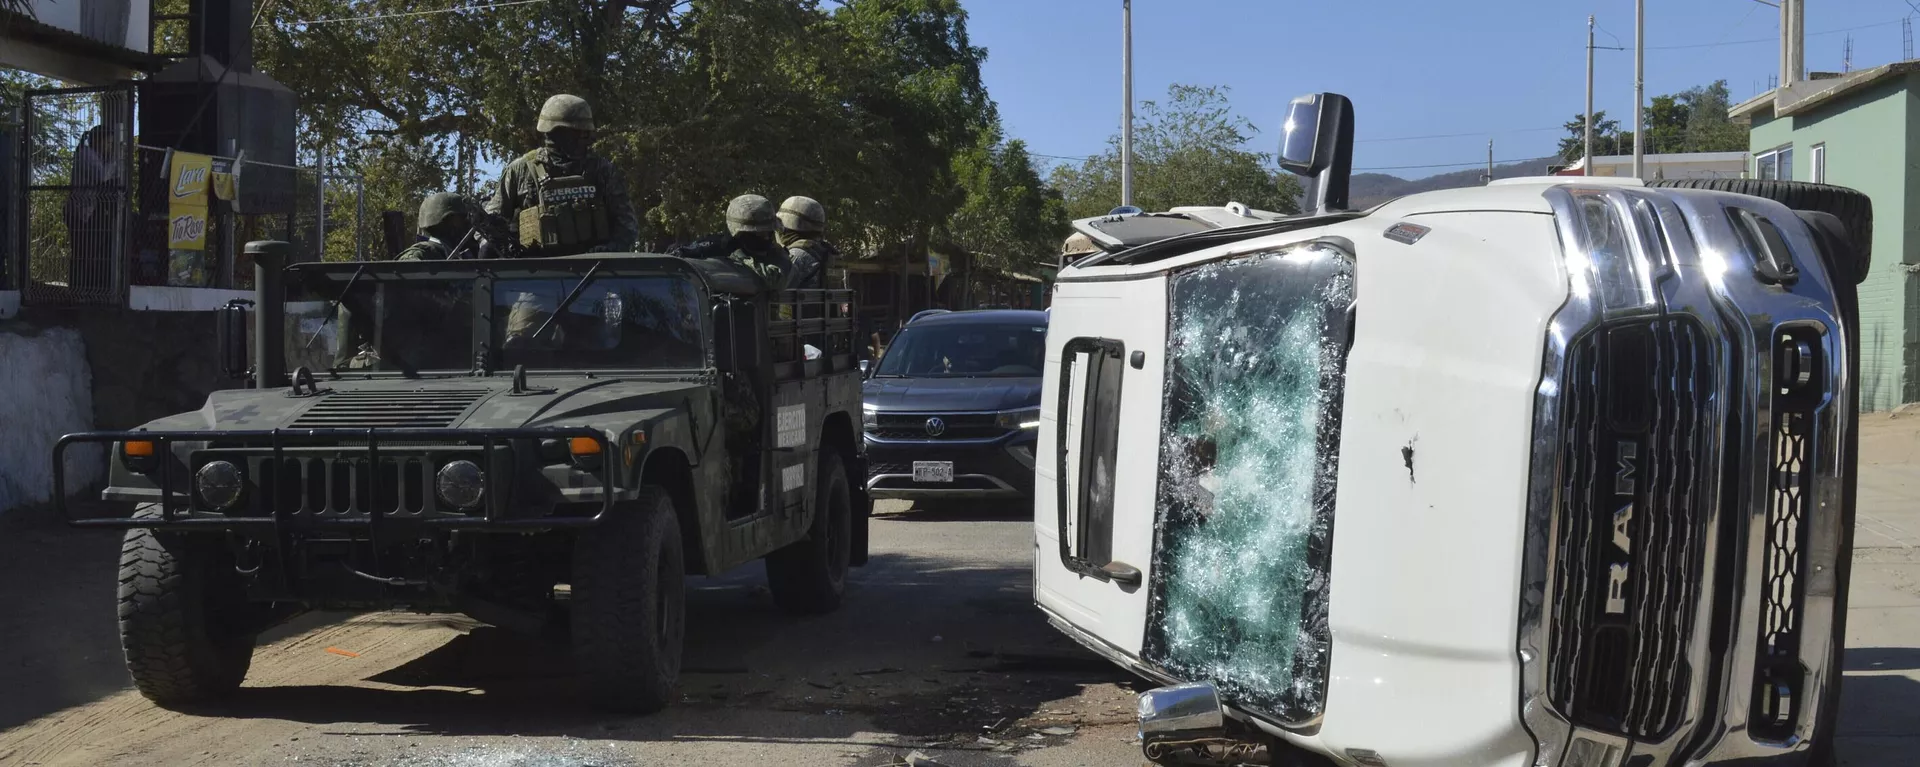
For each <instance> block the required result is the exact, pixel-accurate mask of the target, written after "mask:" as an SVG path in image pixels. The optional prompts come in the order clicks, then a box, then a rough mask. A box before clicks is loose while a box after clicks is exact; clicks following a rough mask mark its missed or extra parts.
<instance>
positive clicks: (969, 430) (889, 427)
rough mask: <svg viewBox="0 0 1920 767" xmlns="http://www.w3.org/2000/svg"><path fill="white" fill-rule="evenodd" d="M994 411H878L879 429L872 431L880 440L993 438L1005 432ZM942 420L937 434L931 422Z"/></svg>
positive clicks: (876, 417) (1006, 430)
mask: <svg viewBox="0 0 1920 767" xmlns="http://www.w3.org/2000/svg"><path fill="white" fill-rule="evenodd" d="M998 417H999V416H998V415H997V414H995V413H879V414H877V415H876V416H875V419H876V420H877V421H878V423H877V428H875V429H874V430H873V431H872V432H870V433H871V434H873V436H875V437H878V438H880V439H993V438H995V437H999V436H1002V435H1005V434H1006V433H1007V432H1008V431H1010V430H1009V429H1004V428H1001V427H1000V426H998V425H997V424H996V423H995V420H996V419H997V418H998ZM935 418H938V419H940V424H941V427H942V430H941V431H940V433H939V434H934V433H933V431H934V430H933V429H931V428H929V425H928V422H929V421H931V420H932V419H935Z"/></svg>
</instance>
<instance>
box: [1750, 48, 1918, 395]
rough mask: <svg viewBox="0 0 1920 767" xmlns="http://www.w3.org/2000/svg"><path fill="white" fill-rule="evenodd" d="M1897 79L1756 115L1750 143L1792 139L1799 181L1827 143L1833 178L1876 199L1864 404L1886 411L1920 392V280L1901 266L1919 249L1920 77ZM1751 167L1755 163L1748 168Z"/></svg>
mask: <svg viewBox="0 0 1920 767" xmlns="http://www.w3.org/2000/svg"><path fill="white" fill-rule="evenodd" d="M1913 77H1914V76H1912V75H1908V76H1907V77H1906V78H1891V79H1888V80H1885V81H1882V82H1880V83H1877V84H1875V85H1873V86H1870V87H1867V88H1864V89H1862V90H1860V91H1858V92H1855V93H1852V94H1848V95H1847V96H1845V97H1842V98H1840V99H1836V100H1834V101H1833V102H1830V103H1827V104H1822V105H1820V106H1819V107H1818V108H1817V109H1815V110H1813V111H1812V112H1803V113H1801V114H1797V115H1793V116H1790V117H1786V118H1782V119H1771V118H1765V119H1763V118H1759V117H1756V118H1755V119H1754V121H1753V132H1752V134H1751V135H1750V138H1749V145H1750V146H1751V147H1752V151H1753V152H1754V154H1755V155H1756V156H1758V155H1759V153H1761V152H1766V151H1769V150H1772V149H1775V148H1777V147H1780V146H1783V145H1787V144H1792V146H1793V178H1794V179H1795V180H1797V181H1811V180H1813V151H1812V150H1813V147H1814V146H1815V145H1817V144H1825V145H1826V162H1827V176H1826V182H1827V183H1829V184H1838V185H1840V186H1846V187H1852V188H1854V189H1858V190H1860V191H1862V192H1865V193H1866V194H1867V196H1869V197H1871V198H1873V218H1874V221H1873V268H1872V270H1871V271H1870V272H1869V273H1868V276H1867V280H1866V282H1865V283H1862V284H1861V286H1860V324H1861V329H1860V364H1861V376H1860V387H1861V388H1860V406H1861V408H1862V409H1864V410H1889V409H1892V408H1893V407H1894V406H1896V405H1899V404H1900V403H1902V402H1911V401H1914V400H1916V399H1920V392H1916V388H1915V387H1917V386H1920V371H1917V370H1916V357H1915V355H1916V352H1920V346H1916V344H1920V320H1917V315H1920V294H1916V292H1915V291H1916V290H1920V285H1915V284H1914V283H1915V282H1917V281H1920V280H1916V278H1915V277H1914V276H1912V275H1910V274H1908V273H1907V271H1906V270H1905V269H1902V268H1901V266H1902V265H1903V264H1910V263H1914V262H1915V261H1916V260H1920V259H1916V255H1920V238H1910V237H1907V236H1906V233H1907V232H1908V231H1910V230H1911V229H1912V228H1913V225H1914V223H1915V221H1914V217H1913V216H1912V215H1911V214H1910V213H1909V212H1908V207H1909V206H1908V201H1909V200H1920V173H1915V172H1911V171H1910V169H1909V167H1910V165H1911V164H1912V163H1913V162H1915V161H1920V156H1915V155H1913V154H1912V153H1910V152H1909V151H1908V147H1910V146H1913V141H1914V140H1916V139H1920V88H1916V87H1915V86H1920V82H1915V81H1914V80H1913V79H1912V78H1913ZM1750 170H1753V169H1751V168H1750Z"/></svg>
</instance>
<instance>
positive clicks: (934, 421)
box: [927, 416, 947, 437]
mask: <svg viewBox="0 0 1920 767" xmlns="http://www.w3.org/2000/svg"><path fill="white" fill-rule="evenodd" d="M945 433H947V422H946V421H943V420H941V419H940V417H939V416H934V417H932V418H929V419H927V436H929V437H938V436H940V435H942V434H945Z"/></svg>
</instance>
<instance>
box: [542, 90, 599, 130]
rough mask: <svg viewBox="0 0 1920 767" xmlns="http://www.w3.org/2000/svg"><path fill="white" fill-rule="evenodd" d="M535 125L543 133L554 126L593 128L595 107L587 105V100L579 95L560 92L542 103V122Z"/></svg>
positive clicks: (576, 128) (579, 128) (581, 128)
mask: <svg viewBox="0 0 1920 767" xmlns="http://www.w3.org/2000/svg"><path fill="white" fill-rule="evenodd" d="M535 127H536V128H538V129H539V130H540V132H541V133H546V132H548V131H551V130H553V129H554V128H572V129H574V130H584V131H590V130H593V107H590V106H587V100H586V99H583V98H580V97H579V96H574V95H570V94H566V93H562V94H559V95H557V96H554V97H553V98H550V99H547V103H546V104H543V105H541V107H540V123H539V124H538V125H536V126H535Z"/></svg>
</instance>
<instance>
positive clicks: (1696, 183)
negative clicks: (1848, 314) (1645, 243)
mask: <svg viewBox="0 0 1920 767" xmlns="http://www.w3.org/2000/svg"><path fill="white" fill-rule="evenodd" d="M1647 186H1655V187H1671V188H1676V189H1711V190H1714V191H1720V192H1733V193H1735V194H1750V195H1753V196H1755V197H1765V198H1767V199H1769V200H1773V201H1774V202H1778V203H1780V204H1782V205H1785V206H1787V207H1789V208H1792V209H1794V210H1805V211H1814V212H1818V213H1826V214H1829V215H1832V216H1833V217H1834V218H1837V219H1839V220H1840V223H1841V225H1843V226H1844V227H1846V231H1847V245H1848V249H1849V250H1851V251H1852V254H1851V255H1850V256H1842V257H1843V258H1847V259H1848V260H1849V261H1850V262H1851V263H1838V264H1832V265H1831V266H1833V267H1834V268H1837V269H1843V270H1845V272H1844V274H1843V275H1842V276H1843V277H1851V278H1853V282H1854V283H1855V284H1858V283H1861V282H1864V281H1866V279H1867V267H1869V266H1870V265H1872V263H1873V258H1872V256H1873V200H1872V199H1870V198H1868V197H1867V196H1866V195H1865V194H1863V193H1861V192H1860V191H1859V190H1855V189H1849V188H1847V187H1844V186H1833V185H1831V184H1813V183H1808V182H1805V181H1774V180H1769V179H1755V178H1673V179H1660V180H1658V181H1649V182H1647ZM1836 255H1839V254H1836Z"/></svg>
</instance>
